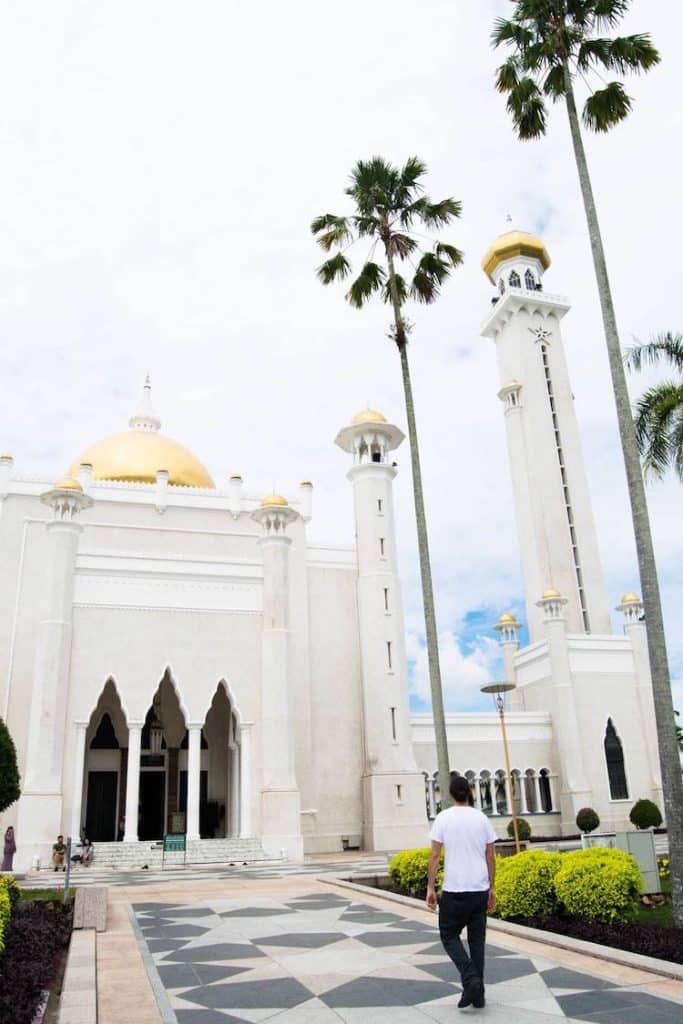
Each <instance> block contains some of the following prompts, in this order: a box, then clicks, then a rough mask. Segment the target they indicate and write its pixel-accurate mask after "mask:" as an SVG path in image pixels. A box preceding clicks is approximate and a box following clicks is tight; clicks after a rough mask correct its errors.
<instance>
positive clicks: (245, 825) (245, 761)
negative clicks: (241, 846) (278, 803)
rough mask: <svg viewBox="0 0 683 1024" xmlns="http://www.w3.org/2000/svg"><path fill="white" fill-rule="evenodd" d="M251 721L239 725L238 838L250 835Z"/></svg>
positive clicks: (246, 837)
mask: <svg viewBox="0 0 683 1024" xmlns="http://www.w3.org/2000/svg"><path fill="white" fill-rule="evenodd" d="M253 724H254V723H253V722H242V725H241V726H240V839H248V838H249V836H251V835H252V827H251V773H252V764H251V727H252V725H253Z"/></svg>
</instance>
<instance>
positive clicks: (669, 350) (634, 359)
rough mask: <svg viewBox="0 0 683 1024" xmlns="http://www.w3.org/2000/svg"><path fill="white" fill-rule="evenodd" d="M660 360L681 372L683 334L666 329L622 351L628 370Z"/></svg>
mask: <svg viewBox="0 0 683 1024" xmlns="http://www.w3.org/2000/svg"><path fill="white" fill-rule="evenodd" d="M662 361H666V362H668V363H670V364H671V366H672V367H673V368H674V369H675V370H678V371H679V372H680V373H683V334H672V333H671V331H666V332H665V333H663V334H658V335H657V336H656V337H654V338H652V339H651V340H650V341H646V342H641V343H639V344H638V345H633V346H632V347H631V348H629V349H627V350H626V352H625V353H624V365H625V366H626V367H627V368H628V369H629V370H642V368H643V366H656V365H657V364H658V363H660V362H662Z"/></svg>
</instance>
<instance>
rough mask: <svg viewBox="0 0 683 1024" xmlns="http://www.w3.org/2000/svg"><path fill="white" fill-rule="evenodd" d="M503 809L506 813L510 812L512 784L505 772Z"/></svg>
mask: <svg viewBox="0 0 683 1024" xmlns="http://www.w3.org/2000/svg"><path fill="white" fill-rule="evenodd" d="M505 810H506V811H507V813H508V814H512V786H511V785H510V778H509V776H508V775H507V774H506V776H505Z"/></svg>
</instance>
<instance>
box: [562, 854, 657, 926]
mask: <svg viewBox="0 0 683 1024" xmlns="http://www.w3.org/2000/svg"><path fill="white" fill-rule="evenodd" d="M640 886H641V877H640V871H639V870H638V865H637V864H636V862H635V860H634V858H633V857H632V856H631V855H630V854H629V853H624V852H623V850H609V849H607V848H605V847H600V846H596V847H593V849H591V850H575V851H574V852H573V853H565V854H562V866H561V868H560V870H559V871H558V872H557V875H556V876H555V892H556V894H557V898H558V900H559V902H560V904H561V905H562V908H563V909H564V910H565V911H566V913H567V914H569V915H570V916H571V917H582V918H585V919H586V920H588V921H606V922H614V921H630V920H631V918H632V917H633V916H634V915H635V912H636V909H637V907H638V897H639V896H640Z"/></svg>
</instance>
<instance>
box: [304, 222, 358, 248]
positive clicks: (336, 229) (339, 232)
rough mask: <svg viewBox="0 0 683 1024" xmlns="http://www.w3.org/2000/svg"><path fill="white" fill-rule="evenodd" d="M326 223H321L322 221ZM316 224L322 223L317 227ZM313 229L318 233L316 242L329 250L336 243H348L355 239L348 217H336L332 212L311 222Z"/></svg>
mask: <svg viewBox="0 0 683 1024" xmlns="http://www.w3.org/2000/svg"><path fill="white" fill-rule="evenodd" d="M322 221H324V222H325V223H324V224H323V225H321V222H322ZM316 225H321V226H320V227H316ZM311 230H312V231H313V232H314V234H317V235H318V237H317V238H316V242H317V243H318V245H319V246H320V247H321V248H322V249H324V250H325V252H329V251H330V249H331V248H332V247H333V246H335V245H340V246H341V245H346V243H347V242H350V241H351V240H352V239H353V233H352V231H351V228H350V227H349V222H348V219H347V218H346V217H335V216H333V215H332V214H330V213H327V214H325V215H324V217H318V218H316V220H314V221H313V224H311Z"/></svg>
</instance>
